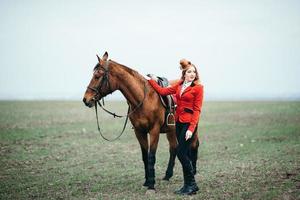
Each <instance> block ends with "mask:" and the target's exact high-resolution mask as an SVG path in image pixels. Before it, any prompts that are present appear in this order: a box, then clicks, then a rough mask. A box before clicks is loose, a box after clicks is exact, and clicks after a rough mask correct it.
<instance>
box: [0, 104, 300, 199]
mask: <svg viewBox="0 0 300 200" xmlns="http://www.w3.org/2000/svg"><path fill="white" fill-rule="evenodd" d="M108 104H109V105H108V106H109V108H110V109H112V110H115V111H117V112H118V113H121V114H122V113H123V114H124V113H126V109H127V107H126V105H127V104H126V103H125V102H109V103H108ZM0 112H1V114H0V131H1V132H0V199H182V198H185V199H300V102H205V104H204V107H203V111H202V116H201V121H200V124H199V125H200V133H199V136H200V138H201V145H200V148H199V160H198V173H197V175H196V181H197V183H198V185H199V187H200V191H199V192H198V194H197V195H195V196H193V197H181V196H176V195H174V194H173V191H174V190H176V189H178V188H179V187H180V186H181V184H182V172H181V167H180V163H179V162H178V160H176V165H175V173H174V174H175V175H174V177H173V178H172V179H171V180H170V181H169V182H165V181H162V180H161V179H162V177H163V175H164V173H165V170H166V167H167V161H168V143H167V140H166V137H165V135H161V137H160V142H159V148H158V151H157V161H156V166H155V169H156V182H157V184H156V189H157V192H156V193H155V194H151V195H149V194H145V192H146V188H144V187H143V186H142V184H143V182H144V170H143V163H142V159H141V152H140V147H139V145H138V142H137V140H136V138H135V136H134V133H133V130H132V129H131V125H130V124H128V126H127V128H126V131H125V133H124V134H123V135H122V137H121V138H120V139H119V140H117V141H115V142H106V141H104V140H103V139H101V137H100V136H99V134H98V132H97V126H96V119H95V113H94V110H93V109H89V108H86V107H85V106H84V105H83V103H81V102H59V101H40V102H33V101H24V102H23V101H15V102H9V101H2V102H0ZM100 119H101V126H102V127H103V131H104V132H105V135H106V136H107V137H110V138H113V137H115V136H117V135H118V133H119V131H121V129H122V125H123V121H122V120H119V119H112V118H111V117H110V116H108V115H102V113H100Z"/></svg>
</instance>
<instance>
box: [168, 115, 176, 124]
mask: <svg viewBox="0 0 300 200" xmlns="http://www.w3.org/2000/svg"><path fill="white" fill-rule="evenodd" d="M170 116H173V119H174V120H173V123H169V117H170ZM167 126H175V116H174V114H173V113H168V115H167Z"/></svg>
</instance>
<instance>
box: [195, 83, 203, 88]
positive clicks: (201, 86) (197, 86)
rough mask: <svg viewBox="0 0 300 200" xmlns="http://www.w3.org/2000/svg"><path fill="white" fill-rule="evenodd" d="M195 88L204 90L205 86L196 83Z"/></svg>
mask: <svg viewBox="0 0 300 200" xmlns="http://www.w3.org/2000/svg"><path fill="white" fill-rule="evenodd" d="M194 87H195V88H203V85H202V84H201V83H197V82H196V83H194Z"/></svg>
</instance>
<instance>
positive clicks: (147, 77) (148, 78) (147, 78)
mask: <svg viewBox="0 0 300 200" xmlns="http://www.w3.org/2000/svg"><path fill="white" fill-rule="evenodd" d="M143 77H144V78H145V79H146V80H147V81H149V80H150V79H151V78H150V77H149V76H145V75H143Z"/></svg>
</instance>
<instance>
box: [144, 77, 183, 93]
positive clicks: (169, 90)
mask: <svg viewBox="0 0 300 200" xmlns="http://www.w3.org/2000/svg"><path fill="white" fill-rule="evenodd" d="M148 82H149V83H150V85H151V86H152V87H153V88H154V90H155V91H156V92H158V93H159V94H160V95H162V96H166V95H169V94H175V93H176V90H177V87H178V84H175V85H173V86H171V87H160V86H159V85H158V84H157V83H156V82H155V81H154V80H148Z"/></svg>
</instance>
